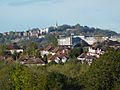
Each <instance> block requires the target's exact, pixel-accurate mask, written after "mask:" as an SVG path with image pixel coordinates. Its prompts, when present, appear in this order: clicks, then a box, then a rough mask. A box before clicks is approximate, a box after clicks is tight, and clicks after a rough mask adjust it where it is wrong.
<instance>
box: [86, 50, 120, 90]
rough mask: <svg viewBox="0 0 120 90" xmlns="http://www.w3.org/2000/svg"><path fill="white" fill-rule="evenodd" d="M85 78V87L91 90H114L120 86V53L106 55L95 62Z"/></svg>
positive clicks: (112, 52)
mask: <svg viewBox="0 0 120 90" xmlns="http://www.w3.org/2000/svg"><path fill="white" fill-rule="evenodd" d="M84 78H85V87H86V89H90V90H112V89H113V87H117V86H118V85H120V51H116V50H114V49H112V50H110V51H108V52H107V53H105V54H104V55H103V56H102V57H101V58H100V59H98V60H96V61H95V62H93V64H92V65H91V67H90V68H89V70H88V72H87V73H86V74H85V77H84ZM118 87H119V86H118ZM116 90H118V88H117V89H116Z"/></svg>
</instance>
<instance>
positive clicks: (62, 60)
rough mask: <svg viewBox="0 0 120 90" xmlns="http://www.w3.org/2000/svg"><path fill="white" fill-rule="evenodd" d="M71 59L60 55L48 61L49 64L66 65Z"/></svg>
mask: <svg viewBox="0 0 120 90" xmlns="http://www.w3.org/2000/svg"><path fill="white" fill-rule="evenodd" d="M68 59H69V57H68V56H67V55H65V54H60V55H57V54H55V55H53V56H51V57H50V58H49V59H48V62H55V63H65V62H67V61H68Z"/></svg>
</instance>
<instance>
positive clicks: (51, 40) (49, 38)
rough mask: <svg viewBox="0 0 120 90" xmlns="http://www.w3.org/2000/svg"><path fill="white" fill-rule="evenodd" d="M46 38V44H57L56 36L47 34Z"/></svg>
mask: <svg viewBox="0 0 120 90" xmlns="http://www.w3.org/2000/svg"><path fill="white" fill-rule="evenodd" d="M46 38H47V42H48V44H51V45H52V46H57V45H58V41H57V36H55V35H47V36H46Z"/></svg>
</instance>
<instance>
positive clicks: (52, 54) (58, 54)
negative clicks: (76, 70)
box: [41, 46, 69, 63]
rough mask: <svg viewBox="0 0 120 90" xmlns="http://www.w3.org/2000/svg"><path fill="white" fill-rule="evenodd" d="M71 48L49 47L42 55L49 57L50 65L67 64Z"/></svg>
mask: <svg viewBox="0 0 120 90" xmlns="http://www.w3.org/2000/svg"><path fill="white" fill-rule="evenodd" d="M68 53H69V48H68V47H52V46H48V47H46V48H45V49H44V50H42V51H41V55H42V56H44V55H47V56H48V63H49V62H55V63H60V62H62V63H65V62H66V61H68V59H69V57H68Z"/></svg>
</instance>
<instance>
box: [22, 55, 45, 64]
mask: <svg viewBox="0 0 120 90" xmlns="http://www.w3.org/2000/svg"><path fill="white" fill-rule="evenodd" d="M20 63H21V64H25V65H28V66H33V65H37V66H39V65H45V62H44V61H43V60H41V59H40V58H34V57H24V58H20Z"/></svg>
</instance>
